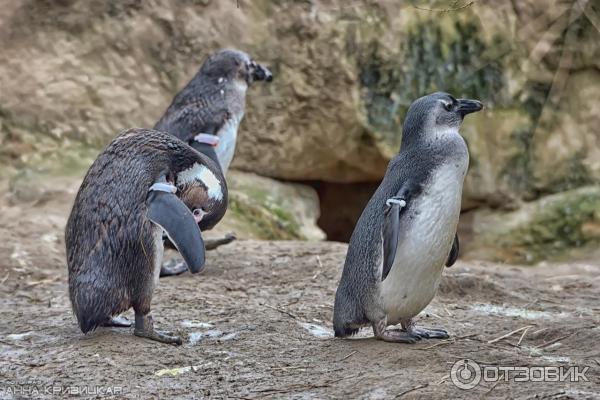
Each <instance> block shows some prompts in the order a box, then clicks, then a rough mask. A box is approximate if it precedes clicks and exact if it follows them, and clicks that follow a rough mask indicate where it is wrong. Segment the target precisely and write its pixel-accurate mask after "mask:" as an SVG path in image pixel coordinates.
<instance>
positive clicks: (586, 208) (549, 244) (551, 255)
mask: <svg viewBox="0 0 600 400" xmlns="http://www.w3.org/2000/svg"><path fill="white" fill-rule="evenodd" d="M473 230H474V233H475V235H474V239H473V240H474V243H473V244H471V246H470V247H471V248H473V252H474V253H475V254H477V256H479V257H483V258H492V259H494V260H497V261H505V262H510V263H526V264H533V263H536V262H539V261H542V260H556V259H564V258H567V257H568V256H569V255H571V254H572V252H573V250H576V249H580V248H585V247H591V246H594V245H597V244H599V243H600V186H596V185H594V186H586V187H583V188H579V189H574V190H570V191H566V192H562V193H558V194H554V195H550V196H546V197H544V198H542V199H540V200H537V201H535V202H531V203H527V204H525V205H523V206H522V207H521V208H520V209H519V210H517V211H514V212H510V213H500V212H493V211H484V212H481V213H479V214H478V215H477V216H476V217H475V218H474V225H473Z"/></svg>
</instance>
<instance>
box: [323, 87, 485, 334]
mask: <svg viewBox="0 0 600 400" xmlns="http://www.w3.org/2000/svg"><path fill="white" fill-rule="evenodd" d="M481 108H482V105H481V103H480V102H479V101H476V100H466V99H458V100H457V99H455V98H454V97H452V96H451V95H449V94H447V93H440V92H438V93H434V94H431V95H428V96H424V97H421V98H419V99H418V100H416V101H415V102H413V103H412V104H411V106H410V108H409V110H408V113H407V115H406V119H405V121H404V127H403V132H402V143H401V147H400V153H399V154H398V155H397V156H396V157H395V158H394V159H392V161H390V163H389V165H388V169H387V171H386V174H385V177H384V178H383V181H382V182H381V184H380V185H379V187H378V188H377V190H376V191H375V193H374V195H373V197H372V198H371V199H370V201H369V203H368V204H367V206H366V208H365V209H364V211H363V213H362V215H361V216H360V218H359V220H358V222H357V224H356V227H355V229H354V232H353V233H352V237H351V238H350V243H349V246H348V253H347V255H346V261H345V264H344V269H343V272H342V278H341V280H340V283H339V286H338V289H337V292H336V296H335V306H334V313H333V325H334V329H335V335H336V336H338V337H344V336H349V335H353V334H355V333H356V332H357V331H358V329H359V328H360V327H362V326H365V325H369V324H370V325H371V326H372V327H373V331H374V333H375V337H377V338H379V339H382V340H385V341H391V342H406V343H413V342H415V341H416V340H419V339H420V338H447V337H448V333H447V332H446V331H445V330H443V329H435V328H431V329H426V328H418V327H416V326H415V324H414V321H413V318H414V317H415V316H416V315H417V314H419V313H420V312H421V311H422V310H423V309H424V308H425V307H426V306H427V305H428V304H429V303H430V302H431V300H432V299H433V297H434V295H435V293H436V291H437V288H438V285H439V282H440V278H441V275H442V270H443V268H444V265H447V266H450V265H452V264H453V263H454V262H455V261H456V258H457V257H458V236H457V235H456V228H457V225H458V218H459V214H460V203H461V195H462V187H463V181H464V178H465V175H466V172H467V167H468V164H469V153H468V149H467V146H466V143H465V141H464V139H463V138H462V136H461V135H460V133H459V131H458V130H459V128H460V125H461V123H462V121H463V118H464V117H465V115H467V114H469V113H472V112H476V111H479V110H481ZM398 323H401V325H402V328H403V330H387V329H386V327H387V326H389V325H395V324H398Z"/></svg>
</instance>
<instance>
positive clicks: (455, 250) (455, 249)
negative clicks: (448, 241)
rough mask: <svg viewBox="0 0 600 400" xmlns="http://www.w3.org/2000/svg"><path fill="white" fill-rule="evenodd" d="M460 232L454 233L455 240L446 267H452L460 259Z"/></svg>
mask: <svg viewBox="0 0 600 400" xmlns="http://www.w3.org/2000/svg"><path fill="white" fill-rule="evenodd" d="M458 250H459V243H458V233H457V234H455V235H454V242H452V249H450V254H449V255H448V260H447V261H446V267H451V266H453V265H454V263H455V262H456V260H457V259H458Z"/></svg>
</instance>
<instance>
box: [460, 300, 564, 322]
mask: <svg viewBox="0 0 600 400" xmlns="http://www.w3.org/2000/svg"><path fill="white" fill-rule="evenodd" d="M471 309H472V310H473V311H476V312H480V313H483V314H497V315H504V316H507V317H520V318H524V319H542V318H547V319H557V318H563V317H566V316H568V314H567V313H564V312H560V313H553V312H549V311H537V310H527V309H525V308H518V307H504V306H497V305H494V304H485V303H484V304H474V305H472V306H471Z"/></svg>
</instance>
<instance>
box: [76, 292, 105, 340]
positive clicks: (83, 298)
mask: <svg viewBox="0 0 600 400" xmlns="http://www.w3.org/2000/svg"><path fill="white" fill-rule="evenodd" d="M74 289H75V290H74ZM98 291H99V290H98V288H96V287H92V288H90V287H86V288H84V287H83V286H78V287H76V288H74V287H71V288H70V297H71V305H72V307H73V313H74V314H75V317H77V322H78V324H79V328H80V329H81V332H83V333H88V332H90V331H93V330H94V329H96V328H97V327H99V326H101V325H102V324H103V323H105V322H106V321H108V320H109V318H110V317H111V316H112V315H114V314H115V313H114V311H115V310H112V308H113V307H111V306H110V304H109V303H108V302H107V300H108V299H110V298H111V297H110V295H111V293H104V292H103V293H98Z"/></svg>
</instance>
